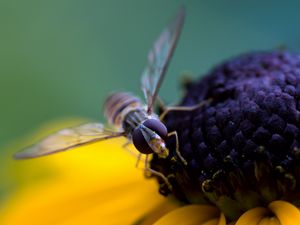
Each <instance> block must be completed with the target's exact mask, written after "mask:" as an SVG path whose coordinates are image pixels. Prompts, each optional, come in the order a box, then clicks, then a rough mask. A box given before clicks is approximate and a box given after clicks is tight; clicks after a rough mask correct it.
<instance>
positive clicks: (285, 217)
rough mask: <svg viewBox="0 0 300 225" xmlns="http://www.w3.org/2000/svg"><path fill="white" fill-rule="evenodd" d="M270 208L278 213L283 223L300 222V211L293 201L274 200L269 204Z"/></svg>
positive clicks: (295, 224)
mask: <svg viewBox="0 0 300 225" xmlns="http://www.w3.org/2000/svg"><path fill="white" fill-rule="evenodd" d="M269 208H270V210H271V211H272V212H273V213H274V214H275V215H276V217H277V218H278V220H279V221H280V224H282V225H297V224H300V211H299V209H298V208H297V207H296V206H294V205H292V204H291V203H288V202H285V201H274V202H271V203H270V204H269Z"/></svg>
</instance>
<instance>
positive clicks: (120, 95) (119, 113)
mask: <svg viewBox="0 0 300 225" xmlns="http://www.w3.org/2000/svg"><path fill="white" fill-rule="evenodd" d="M142 107H143V105H142V103H141V102H140V99H139V98H137V97H135V96H133V95H131V94H129V93H125V92H117V93H114V94H112V95H110V96H109V97H108V98H107V100H106V102H105V104H104V115H105V117H106V118H107V120H108V122H109V123H110V124H111V125H114V126H115V127H116V128H119V129H120V128H123V121H124V119H125V117H126V115H127V114H128V113H129V112H132V111H136V110H140V109H142Z"/></svg>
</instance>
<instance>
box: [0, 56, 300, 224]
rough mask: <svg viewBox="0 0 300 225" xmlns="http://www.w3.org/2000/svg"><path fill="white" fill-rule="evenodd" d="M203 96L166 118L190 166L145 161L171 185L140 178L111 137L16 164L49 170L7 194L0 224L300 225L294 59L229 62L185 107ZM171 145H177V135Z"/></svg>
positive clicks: (192, 88)
mask: <svg viewBox="0 0 300 225" xmlns="http://www.w3.org/2000/svg"><path fill="white" fill-rule="evenodd" d="M207 99H210V101H209V102H208V104H204V105H203V106H202V107H201V108H198V109H197V110H195V111H192V112H170V113H169V114H168V115H167V116H166V117H165V123H166V125H167V127H168V129H169V131H172V130H176V131H177V132H178V134H179V144H180V146H179V147H180V152H181V154H182V156H183V157H184V159H185V160H186V161H187V162H188V164H187V166H185V165H183V164H182V163H180V160H177V158H176V154H175V151H170V155H169V157H167V158H166V159H162V158H158V157H157V156H154V157H153V159H152V161H151V167H152V168H153V169H154V170H156V171H159V172H161V173H163V174H164V175H165V176H166V177H167V178H168V180H169V182H170V183H171V184H172V190H170V188H169V187H168V185H166V184H165V183H164V181H163V180H161V179H160V178H159V177H158V178H157V180H158V184H159V185H157V183H156V182H155V180H154V179H145V178H144V177H143V176H142V174H143V171H142V170H139V169H137V168H135V166H134V165H135V162H136V159H135V158H134V157H132V156H131V155H130V154H128V153H127V152H126V151H124V149H122V148H121V146H122V143H123V141H124V140H121V139H120V140H110V141H107V142H100V143H95V144H92V145H89V146H84V147H80V148H79V149H78V150H74V151H70V152H67V153H64V154H57V155H54V156H49V157H44V158H41V159H35V160H30V161H25V162H16V163H14V165H16V164H17V163H18V164H19V165H18V167H21V169H20V170H18V171H19V172H18V173H21V172H23V173H24V174H25V175H26V174H28V173H26V168H27V166H28V165H29V167H30V168H34V169H35V170H36V171H46V173H47V174H48V175H47V178H43V179H39V180H38V181H36V182H34V183H29V184H27V185H23V187H22V188H19V189H18V190H17V191H14V192H13V193H12V194H11V197H9V198H8V199H7V200H6V201H5V202H4V204H2V207H1V211H0V221H1V222H2V223H1V224H4V225H10V224H14V225H15V224H30V225H37V224H43V225H47V224H49V225H50V224H63V225H68V224H89V225H90V224H91V225H93V224H95V225H96V224H140V225H146V224H156V225H171V224H172V225H173V224H186V225H196V224H197V225H201V224H202V225H204V224H205V225H209V224H211V225H226V224H236V225H246V224H247V225H249V224H250V225H252V224H253V225H256V224H262V225H263V224H271V225H272V224H273V225H276V224H282V225H297V224H300V211H299V209H298V208H297V207H298V206H299V199H300V198H299V192H300V189H299V179H300V177H299V176H300V174H299V171H300V170H299V152H300V150H299V148H300V146H299V126H300V124H299V99H300V56H299V55H297V54H291V53H287V52H278V51H274V52H263V53H261V52H260V53H252V54H247V55H243V56H240V57H238V58H235V59H233V60H230V61H228V62H225V63H223V64H222V65H221V66H219V67H217V68H216V69H214V70H213V71H212V72H211V73H210V74H208V76H206V77H205V78H204V79H202V80H200V81H199V82H195V83H191V84H189V85H188V86H187V93H186V96H185V97H184V99H183V101H182V103H181V105H195V104H198V103H199V102H201V101H205V100H207ZM167 144H168V147H169V149H174V144H175V143H174V140H173V139H170V140H168V143H167ZM20 163H21V164H23V165H20ZM31 173H32V172H31ZM33 174H34V173H33ZM157 186H159V188H158V187H157ZM157 189H159V192H160V194H159V193H158V191H157Z"/></svg>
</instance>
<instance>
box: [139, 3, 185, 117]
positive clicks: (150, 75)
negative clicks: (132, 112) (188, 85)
mask: <svg viewBox="0 0 300 225" xmlns="http://www.w3.org/2000/svg"><path fill="white" fill-rule="evenodd" d="M184 18H185V12H184V8H183V7H182V8H180V9H179V12H178V13H177V15H176V17H175V18H174V19H173V20H172V21H171V23H170V24H169V26H167V27H166V28H165V30H163V32H162V33H161V35H160V36H159V37H158V38H157V40H156V41H155V42H154V45H153V47H152V49H150V51H149V53H148V62H147V65H146V67H145V69H144V72H143V74H142V77H141V85H142V90H143V92H144V95H145V98H146V100H147V107H148V109H147V111H148V113H151V112H152V107H153V104H154V101H155V99H156V97H157V94H158V91H159V88H160V85H161V83H162V81H163V79H164V76H165V73H166V70H167V67H168V64H169V61H170V58H171V57H172V54H173V52H174V49H175V47H176V43H177V40H178V38H179V34H180V32H181V29H182V26H183V23H184Z"/></svg>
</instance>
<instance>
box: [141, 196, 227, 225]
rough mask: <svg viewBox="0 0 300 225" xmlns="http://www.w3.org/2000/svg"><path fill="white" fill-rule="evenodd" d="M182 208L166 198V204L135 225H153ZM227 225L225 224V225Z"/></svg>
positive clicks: (156, 208) (159, 206) (176, 202)
mask: <svg viewBox="0 0 300 225" xmlns="http://www.w3.org/2000/svg"><path fill="white" fill-rule="evenodd" d="M179 206H180V204H179V202H178V201H176V200H175V199H173V198H170V197H168V198H166V200H165V201H164V202H162V203H161V204H160V205H157V206H156V207H155V208H154V209H153V210H151V211H149V212H146V214H145V215H143V216H142V218H140V219H139V220H138V221H137V222H136V223H135V224H137V225H152V224H153V223H154V222H156V221H157V220H158V219H160V218H161V217H162V216H164V215H165V214H167V213H169V212H171V211H172V210H175V209H176V208H178V207H179ZM224 225H225V224H224Z"/></svg>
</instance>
